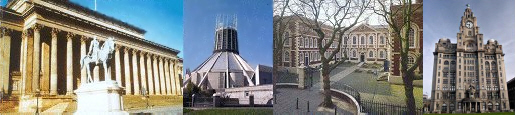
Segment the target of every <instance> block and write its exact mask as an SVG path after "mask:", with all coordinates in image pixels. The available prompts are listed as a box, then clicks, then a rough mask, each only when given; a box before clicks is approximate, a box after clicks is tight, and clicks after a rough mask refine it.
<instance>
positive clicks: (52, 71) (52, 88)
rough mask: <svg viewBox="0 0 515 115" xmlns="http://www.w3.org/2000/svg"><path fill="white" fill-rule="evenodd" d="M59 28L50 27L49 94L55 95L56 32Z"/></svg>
mask: <svg viewBox="0 0 515 115" xmlns="http://www.w3.org/2000/svg"><path fill="white" fill-rule="evenodd" d="M58 33H59V30H58V29H56V28H52V43H51V44H50V45H51V46H50V47H51V48H50V53H51V54H50V63H52V64H50V95H57V34H58Z"/></svg>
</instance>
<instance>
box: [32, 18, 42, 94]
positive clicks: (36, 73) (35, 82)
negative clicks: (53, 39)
mask: <svg viewBox="0 0 515 115" xmlns="http://www.w3.org/2000/svg"><path fill="white" fill-rule="evenodd" d="M32 28H33V30H34V38H33V40H34V43H33V45H34V52H33V54H34V55H33V59H32V64H33V66H32V72H33V73H32V90H33V91H35V90H36V89H39V77H40V67H41V66H40V65H41V64H40V62H41V57H40V56H41V38H40V35H39V31H40V29H41V28H42V26H41V25H38V24H35V25H34V26H33V27H32Z"/></svg>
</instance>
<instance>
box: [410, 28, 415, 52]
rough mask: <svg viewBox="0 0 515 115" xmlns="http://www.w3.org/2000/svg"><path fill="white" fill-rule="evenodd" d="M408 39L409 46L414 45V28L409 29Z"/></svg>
mask: <svg viewBox="0 0 515 115" xmlns="http://www.w3.org/2000/svg"><path fill="white" fill-rule="evenodd" d="M408 40H409V47H415V30H413V28H410V29H409V33H408Z"/></svg>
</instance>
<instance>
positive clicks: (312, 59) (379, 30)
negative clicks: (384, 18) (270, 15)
mask: <svg viewBox="0 0 515 115" xmlns="http://www.w3.org/2000/svg"><path fill="white" fill-rule="evenodd" d="M283 18H284V19H283V21H288V23H287V28H286V31H285V32H284V35H283V36H284V37H283V38H285V39H284V40H285V41H284V45H283V46H284V48H283V63H281V64H280V65H281V66H284V67H298V66H301V65H304V63H308V65H310V66H317V65H320V63H321V55H320V53H319V48H318V45H317V44H318V39H319V38H318V36H317V34H316V33H315V32H314V31H313V30H311V29H309V28H308V27H307V26H306V25H305V24H304V23H303V22H302V20H301V19H300V18H305V17H297V16H285V17H283ZM305 20H310V19H305ZM322 28H323V31H324V33H331V32H332V30H333V29H332V28H331V27H330V26H327V25H324V26H323V27H322ZM326 35H329V34H326ZM329 40H330V38H329V36H328V38H325V39H323V40H322V42H323V43H322V46H324V45H325V44H326V43H328V42H329ZM389 42H390V39H389V35H388V27H387V26H384V25H369V24H360V25H358V26H356V27H354V28H352V29H351V30H349V31H348V32H347V33H346V34H344V38H343V40H342V43H341V44H340V45H341V47H340V52H339V53H337V54H336V55H335V57H334V60H340V59H343V58H345V56H347V58H346V59H345V60H346V61H350V62H356V63H357V62H365V63H381V64H382V63H383V62H384V60H386V59H387V58H388V51H389V49H390V48H389V46H390V45H387V44H388V43H389ZM337 45H338V43H337V41H335V42H333V44H332V45H331V46H330V47H329V48H328V52H327V53H326V54H324V55H327V56H329V55H330V52H332V51H334V50H336V49H337V48H338V47H337Z"/></svg>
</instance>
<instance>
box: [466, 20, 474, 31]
mask: <svg viewBox="0 0 515 115" xmlns="http://www.w3.org/2000/svg"><path fill="white" fill-rule="evenodd" d="M465 26H467V28H469V29H470V28H472V26H473V24H472V22H470V21H469V22H467V23H466V24H465Z"/></svg>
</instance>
